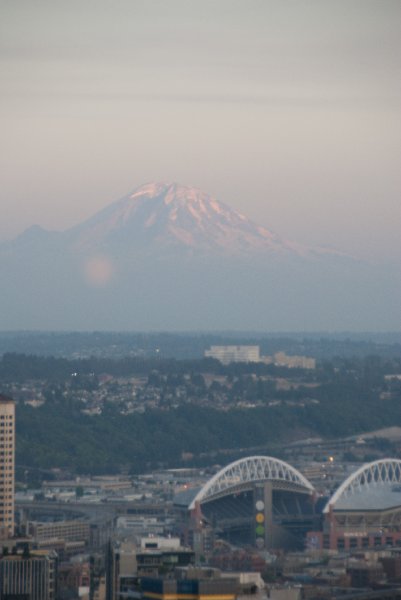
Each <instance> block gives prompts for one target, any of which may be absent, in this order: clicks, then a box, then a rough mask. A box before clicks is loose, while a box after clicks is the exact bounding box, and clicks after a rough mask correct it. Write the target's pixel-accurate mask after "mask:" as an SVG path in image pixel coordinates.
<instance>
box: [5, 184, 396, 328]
mask: <svg viewBox="0 0 401 600" xmlns="http://www.w3.org/2000/svg"><path fill="white" fill-rule="evenodd" d="M0 276H1V281H2V292H1V294H0V328H1V329H86V330H91V329H98V330H102V329H115V330H128V329H131V330H132V329H140V330H146V329H153V330H155V329H158V330H169V329H170V330H171V329H174V330H180V329H181V330H182V329H187V330H188V329H191V330H205V329H208V330H212V329H226V330H228V329H237V330H238V329H242V330H251V329H256V330H268V329H272V330H275V331H278V330H280V329H281V330H291V329H292V330H303V331H307V330H316V329H320V330H323V329H341V330H346V329H350V330H355V329H359V330H362V329H365V330H372V329H383V330H385V329H388V330H390V329H392V328H394V327H395V326H396V324H397V323H398V322H399V303H400V300H399V298H400V289H399V283H398V282H399V279H398V273H395V271H394V269H392V268H387V267H385V266H380V268H373V267H372V265H369V264H367V263H364V262H363V261H356V260H354V259H351V258H350V257H348V256H346V255H343V254H341V253H340V252H336V251H329V250H325V249H320V248H308V247H306V246H302V245H300V244H297V243H294V242H289V241H288V240H285V239H284V238H281V237H279V236H278V235H276V234H275V233H272V232H271V231H269V230H268V229H267V228H265V227H261V226H259V225H257V224H255V223H253V222H252V221H250V220H249V219H248V218H247V217H245V216H244V215H241V214H239V213H238V212H236V211H234V210H232V209H231V208H229V207H228V206H226V205H224V204H222V203H220V202H218V201H217V200H216V199H215V198H213V197H212V196H210V195H208V194H206V193H204V192H202V191H200V190H198V189H195V188H192V187H185V186H181V185H178V184H175V183H172V184H167V183H151V184H147V185H144V186H142V187H140V188H138V189H136V190H135V191H134V192H132V193H130V194H128V195H127V196H125V197H124V198H122V199H120V200H118V201H116V202H114V203H112V204H110V205H109V206H108V207H107V208H105V209H104V210H102V211H100V212H99V213H97V214H95V215H94V216H93V217H91V218H90V219H88V220H87V221H85V222H83V223H81V224H80V225H77V226H76V227H72V228H71V229H68V230H66V231H64V232H54V231H53V232H49V231H46V230H44V229H42V228H41V227H39V226H33V227H31V228H29V229H28V230H27V231H25V232H24V233H23V234H21V235H19V236H18V237H17V238H15V239H14V240H13V241H12V242H8V243H5V244H1V245H0Z"/></svg>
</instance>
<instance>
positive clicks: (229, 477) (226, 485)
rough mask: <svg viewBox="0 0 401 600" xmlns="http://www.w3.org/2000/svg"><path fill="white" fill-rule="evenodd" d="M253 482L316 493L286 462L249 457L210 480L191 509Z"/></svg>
mask: <svg viewBox="0 0 401 600" xmlns="http://www.w3.org/2000/svg"><path fill="white" fill-rule="evenodd" d="M252 481H284V482H287V483H293V484H295V485H298V486H300V487H302V488H304V489H306V490H309V491H310V492H313V491H314V487H313V485H312V484H311V483H310V482H309V481H308V480H307V479H306V477H304V476H303V475H302V473H300V472H299V471H297V469H294V467H292V466H291V465H289V464H287V463H286V462H284V461H282V460H279V459H278V458H272V457H271V456H248V457H247V458H241V459H240V460H237V461H235V462H233V463H230V464H229V465H227V466H226V467H224V468H223V469H221V470H220V471H219V472H218V473H216V474H215V475H214V476H213V477H212V478H211V479H209V481H208V482H207V483H206V484H205V485H204V486H203V487H202V489H201V490H200V491H199V492H198V493H197V494H196V496H195V498H194V499H193V500H192V502H191V504H190V505H189V508H190V509H192V508H194V507H195V503H196V502H202V500H206V499H208V498H211V497H213V496H215V495H216V494H219V493H221V492H224V491H225V490H229V489H230V488H235V487H236V486H238V485H241V484H243V483H247V482H252Z"/></svg>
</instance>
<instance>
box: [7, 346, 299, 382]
mask: <svg viewBox="0 0 401 600" xmlns="http://www.w3.org/2000/svg"><path fill="white" fill-rule="evenodd" d="M153 371H158V372H159V373H161V374H182V373H189V372H200V373H202V372H209V373H214V374H219V375H239V374H246V373H255V374H257V375H263V374H266V375H277V376H280V375H283V376H285V375H286V374H288V369H287V368H285V367H275V366H274V365H266V364H263V363H235V364H234V363H232V364H230V365H222V364H221V363H220V362H219V361H217V360H214V359H210V358H209V359H206V358H205V359H199V360H176V359H173V358H170V359H165V358H141V357H126V358H120V359H112V358H97V357H91V358H85V359H76V360H68V359H66V358H55V357H52V356H32V355H27V354H15V353H6V354H4V355H3V356H2V358H1V359H0V382H1V381H7V382H8V381H16V382H23V381H28V380H32V379H38V380H39V379H45V380H47V381H53V382H54V381H60V382H61V381H65V380H66V379H68V378H69V377H71V375H72V374H73V373H74V374H75V373H77V374H78V375H96V376H99V375H101V374H105V373H107V374H109V375H113V376H115V377H130V376H135V375H148V374H149V373H152V372H153ZM292 372H293V373H294V374H296V373H297V370H296V369H292Z"/></svg>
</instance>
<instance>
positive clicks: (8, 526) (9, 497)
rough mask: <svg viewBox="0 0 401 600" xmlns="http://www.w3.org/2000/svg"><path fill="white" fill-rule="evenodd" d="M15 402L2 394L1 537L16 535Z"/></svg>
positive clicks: (0, 429)
mask: <svg viewBox="0 0 401 600" xmlns="http://www.w3.org/2000/svg"><path fill="white" fill-rule="evenodd" d="M14 456H15V403H14V400H12V399H11V398H7V396H3V395H2V394H0V539H6V538H10V537H12V536H13V535H14V470H15V463H14V460H15V459H14Z"/></svg>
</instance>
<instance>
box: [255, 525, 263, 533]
mask: <svg viewBox="0 0 401 600" xmlns="http://www.w3.org/2000/svg"><path fill="white" fill-rule="evenodd" d="M255 532H256V534H257V535H263V534H264V532H265V528H264V527H263V525H258V526H257V527H256V529H255Z"/></svg>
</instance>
